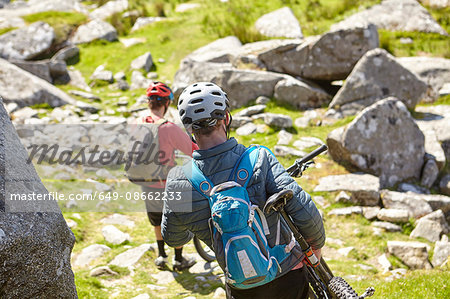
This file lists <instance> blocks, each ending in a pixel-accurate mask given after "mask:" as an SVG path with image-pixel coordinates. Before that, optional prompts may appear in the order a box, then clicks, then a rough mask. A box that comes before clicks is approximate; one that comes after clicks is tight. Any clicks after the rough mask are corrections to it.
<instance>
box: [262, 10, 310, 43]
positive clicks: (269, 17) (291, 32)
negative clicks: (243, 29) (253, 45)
mask: <svg viewBox="0 0 450 299" xmlns="http://www.w3.org/2000/svg"><path fill="white" fill-rule="evenodd" d="M255 28H256V30H257V31H258V32H259V33H261V34H262V35H265V36H269V37H287V38H302V37H303V34H302V29H301V28H300V24H299V23H298V21H297V18H296V17H295V15H294V13H293V12H292V10H291V9H290V8H289V7H283V8H280V9H277V10H275V11H272V12H270V13H268V14H265V15H263V16H261V17H260V18H259V19H258V20H256V22H255Z"/></svg>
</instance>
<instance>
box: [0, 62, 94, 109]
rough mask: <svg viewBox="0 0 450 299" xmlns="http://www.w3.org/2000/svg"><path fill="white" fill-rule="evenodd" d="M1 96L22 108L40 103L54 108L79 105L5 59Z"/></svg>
mask: <svg viewBox="0 0 450 299" xmlns="http://www.w3.org/2000/svg"><path fill="white" fill-rule="evenodd" d="M0 96H1V97H3V99H4V100H5V102H6V103H9V102H15V103H17V104H18V105H19V106H22V107H23V106H31V105H34V104H40V103H48V104H49V105H50V106H52V107H56V106H61V105H64V104H73V105H78V102H77V101H76V100H75V99H73V98H72V97H70V96H69V95H67V94H66V93H65V92H63V91H62V90H60V89H58V88H57V87H55V86H53V85H51V84H50V83H48V82H47V81H45V80H43V79H41V78H38V77H36V76H34V75H32V74H31V73H29V72H26V71H24V70H22V69H20V68H19V67H17V66H15V65H13V64H11V63H9V62H8V61H6V60H3V59H0ZM80 105H83V104H82V103H80ZM84 105H85V106H86V107H88V106H89V105H88V104H84Z"/></svg>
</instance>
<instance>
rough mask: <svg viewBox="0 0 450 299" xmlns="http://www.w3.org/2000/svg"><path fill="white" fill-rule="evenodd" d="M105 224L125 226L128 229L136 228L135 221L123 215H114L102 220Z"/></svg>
mask: <svg viewBox="0 0 450 299" xmlns="http://www.w3.org/2000/svg"><path fill="white" fill-rule="evenodd" d="M100 222H101V223H103V224H119V225H125V226H127V227H130V228H133V227H134V221H132V220H130V219H128V217H127V216H125V215H122V214H112V215H110V216H108V217H105V218H103V219H102V220H100Z"/></svg>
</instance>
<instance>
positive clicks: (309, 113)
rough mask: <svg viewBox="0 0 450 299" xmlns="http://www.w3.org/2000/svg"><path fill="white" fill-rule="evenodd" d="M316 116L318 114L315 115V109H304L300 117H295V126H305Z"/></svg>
mask: <svg viewBox="0 0 450 299" xmlns="http://www.w3.org/2000/svg"><path fill="white" fill-rule="evenodd" d="M317 116H318V115H317V112H316V111H314V110H306V111H305V112H304V113H303V116H302V117H299V118H297V119H295V122H294V123H295V126H296V127H299V128H306V127H308V126H309V122H310V121H311V120H313V119H314V118H316V117H317Z"/></svg>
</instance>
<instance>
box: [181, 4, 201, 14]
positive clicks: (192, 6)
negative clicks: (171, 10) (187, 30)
mask: <svg viewBox="0 0 450 299" xmlns="http://www.w3.org/2000/svg"><path fill="white" fill-rule="evenodd" d="M200 6H201V5H200V3H181V4H178V5H177V7H176V8H175V11H176V12H186V11H188V10H192V9H196V8H199V7H200Z"/></svg>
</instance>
